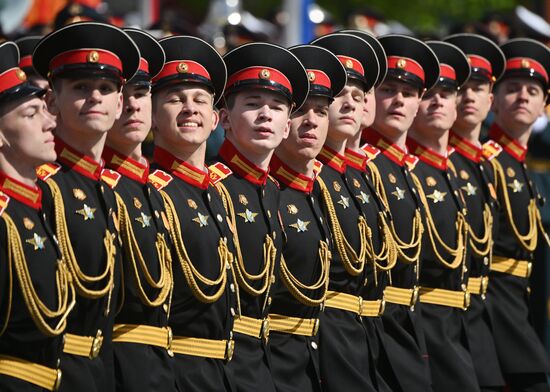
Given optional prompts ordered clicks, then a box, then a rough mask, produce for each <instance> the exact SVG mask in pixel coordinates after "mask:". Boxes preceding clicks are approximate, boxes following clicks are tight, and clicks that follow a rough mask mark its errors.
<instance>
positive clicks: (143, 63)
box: [139, 57, 149, 73]
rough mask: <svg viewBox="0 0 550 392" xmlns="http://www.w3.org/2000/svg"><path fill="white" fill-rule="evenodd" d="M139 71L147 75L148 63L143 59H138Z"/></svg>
mask: <svg viewBox="0 0 550 392" xmlns="http://www.w3.org/2000/svg"><path fill="white" fill-rule="evenodd" d="M139 70H140V71H143V72H145V73H149V63H148V62H147V60H145V59H144V58H143V57H142V58H140V59H139Z"/></svg>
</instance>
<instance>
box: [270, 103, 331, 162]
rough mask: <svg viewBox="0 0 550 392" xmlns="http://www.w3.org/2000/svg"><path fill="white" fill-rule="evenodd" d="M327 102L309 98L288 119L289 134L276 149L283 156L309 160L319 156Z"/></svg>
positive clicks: (322, 140)
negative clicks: (281, 152)
mask: <svg viewBox="0 0 550 392" xmlns="http://www.w3.org/2000/svg"><path fill="white" fill-rule="evenodd" d="M328 111H329V101H328V98H325V97H310V98H308V99H307V100H306V102H305V103H304V104H303V105H302V107H300V108H299V109H298V110H296V111H295V112H294V113H293V114H292V116H291V118H290V133H289V135H288V138H287V139H286V140H283V141H282V143H281V145H280V146H279V147H277V151H283V156H292V157H300V158H301V159H302V160H306V161H308V160H311V159H313V158H315V157H316V156H317V154H319V151H321V148H322V147H323V144H325V139H326V137H327V131H328Z"/></svg>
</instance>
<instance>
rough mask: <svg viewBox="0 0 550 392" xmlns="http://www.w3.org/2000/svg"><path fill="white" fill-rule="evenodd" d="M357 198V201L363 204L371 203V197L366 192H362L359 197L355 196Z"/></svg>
mask: <svg viewBox="0 0 550 392" xmlns="http://www.w3.org/2000/svg"><path fill="white" fill-rule="evenodd" d="M355 197H356V198H357V199H359V201H360V202H361V203H362V204H368V202H369V201H370V195H367V194H366V193H365V192H363V191H361V193H360V194H358V195H355Z"/></svg>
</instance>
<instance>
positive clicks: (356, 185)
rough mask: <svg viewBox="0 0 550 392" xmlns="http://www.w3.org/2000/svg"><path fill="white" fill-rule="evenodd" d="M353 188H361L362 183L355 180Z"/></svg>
mask: <svg viewBox="0 0 550 392" xmlns="http://www.w3.org/2000/svg"><path fill="white" fill-rule="evenodd" d="M353 186H354V187H356V188H361V183H360V182H359V180H357V178H354V179H353Z"/></svg>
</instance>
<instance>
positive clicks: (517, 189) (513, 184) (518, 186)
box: [508, 178, 525, 193]
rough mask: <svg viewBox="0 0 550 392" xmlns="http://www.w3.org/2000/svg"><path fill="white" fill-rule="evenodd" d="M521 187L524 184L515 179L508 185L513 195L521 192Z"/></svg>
mask: <svg viewBox="0 0 550 392" xmlns="http://www.w3.org/2000/svg"><path fill="white" fill-rule="evenodd" d="M523 185H525V184H523V183H522V182H519V181H518V179H517V178H515V179H514V181H513V182H511V183H509V184H508V186H509V187H510V188H511V189H512V191H513V192H514V193H519V192H521V190H522V189H523Z"/></svg>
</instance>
